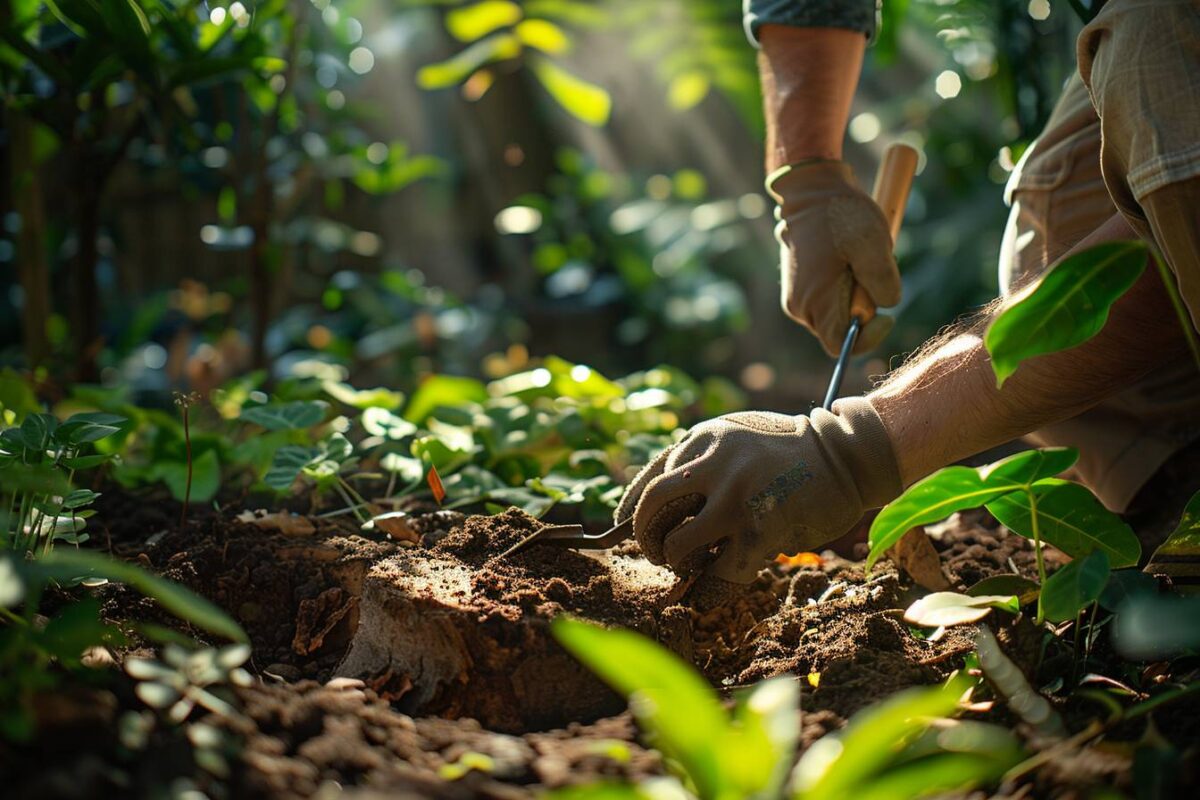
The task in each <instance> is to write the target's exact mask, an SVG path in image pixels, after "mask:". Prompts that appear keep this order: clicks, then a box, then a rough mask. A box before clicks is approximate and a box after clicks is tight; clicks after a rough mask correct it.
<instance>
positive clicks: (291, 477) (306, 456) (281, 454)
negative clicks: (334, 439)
mask: <svg viewBox="0 0 1200 800" xmlns="http://www.w3.org/2000/svg"><path fill="white" fill-rule="evenodd" d="M320 457H321V451H320V450H319V449H318V448H316V447H301V446H300V445H295V444H289V445H284V446H283V447H281V448H279V449H278V450H276V451H275V457H274V458H272V459H271V466H270V468H269V469H268V470H267V474H266V475H265V476H263V483H265V484H266V485H267V486H270V487H271V488H272V489H275V490H276V491H279V492H286V491H287V490H288V489H290V488H292V484H293V483H295V482H296V478H297V477H299V475H300V471H301V470H303V469H304V468H305V467H306V466H308V465H309V464H310V463H312V462H313V461H315V460H316V459H318V458H320Z"/></svg>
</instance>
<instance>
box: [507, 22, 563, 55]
mask: <svg viewBox="0 0 1200 800" xmlns="http://www.w3.org/2000/svg"><path fill="white" fill-rule="evenodd" d="M514 32H515V33H516V34H517V38H518V39H520V40H521V43H522V44H524V45H525V46H527V47H533V48H536V49H538V50H541V51H542V52H543V53H548V54H549V55H558V54H560V53H565V52H567V51H568V50H570V49H571V39H570V37H569V36H567V34H566V32H564V31H563V29H562V28H560V27H558V26H557V25H555V24H554V23H553V22H547V21H546V20H544V19H527V20H525V21H523V22H521V23H519V24H518V25H517V27H516V28H515V31H514Z"/></svg>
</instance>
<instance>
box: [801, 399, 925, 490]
mask: <svg viewBox="0 0 1200 800" xmlns="http://www.w3.org/2000/svg"><path fill="white" fill-rule="evenodd" d="M809 419H810V420H812V425H813V428H814V429H815V430H816V432H817V435H818V436H819V437H820V441H821V446H822V449H824V450H825V452H826V453H827V454H828V455H829V456H830V458H832V459H835V460H837V461H838V462H840V463H841V465H843V466H844V467H845V468H846V469H847V470H848V471H849V473H850V476H851V477H852V478H853V481H854V484H855V486H856V487H857V488H858V492H859V496H860V497H861V499H862V505H863V509H864V510H865V509H872V508H879V507H880V506H883V505H886V504H887V503H890V502H891V501H892V500H895V499H896V498H897V497H899V496H900V493H901V492H902V491H904V485H903V483H901V481H900V465H899V464H898V463H897V461H896V453H895V451H894V450H893V449H892V440H891V438H889V437H888V433H887V429H886V428H885V427H884V426H883V420H882V419H880V417H879V412H877V411H876V410H875V407H874V406H872V405H871V403H870V402H869V401H868V400H867V399H866V398H864V397H846V398H843V399H841V400H838V401H837V402H836V403H834V404H833V410H832V412H830V411H825V410H824V409H816V410H814V411H813V412H812V413H811V414H810V415H809Z"/></svg>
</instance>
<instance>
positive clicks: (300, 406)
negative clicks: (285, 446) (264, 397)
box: [238, 400, 329, 431]
mask: <svg viewBox="0 0 1200 800" xmlns="http://www.w3.org/2000/svg"><path fill="white" fill-rule="evenodd" d="M328 410H329V405H328V404H327V403H324V402H322V401H320V400H296V401H294V402H291V403H269V404H267V405H263V406H253V407H250V408H244V409H242V413H241V414H240V415H239V416H238V419H240V420H241V421H243V422H252V423H254V424H255V425H260V426H262V427H264V428H266V429H267V430H269V431H288V430H304V429H306V428H311V427H312V426H313V425H316V424H317V423H318V422H320V421H321V420H323V419H325V412H326V411H328Z"/></svg>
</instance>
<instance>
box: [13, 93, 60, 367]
mask: <svg viewBox="0 0 1200 800" xmlns="http://www.w3.org/2000/svg"><path fill="white" fill-rule="evenodd" d="M8 117H9V118H8V130H9V137H10V139H9V150H8V156H9V175H10V176H11V177H12V193H13V208H14V209H15V210H16V212H17V213H18V214H19V215H20V217H21V231H20V233H19V234H18V235H17V276H18V280H19V281H20V283H21V290H22V293H23V298H22V304H21V339H22V343H23V345H24V348H25V360H26V362H27V366H28V367H29V368H30V369H32V368H34V367H37V366H40V365H41V364H43V363H45V361H46V359H47V358H49V356H50V340H49V339H48V338H47V336H46V320H47V319H48V318H49V317H50V313H51V305H50V266H49V263H48V261H47V258H46V235H45V234H46V215H45V206H44V204H43V198H42V184H41V176H40V174H39V172H40V171H39V170H38V168H37V165H36V164H35V163H34V152H33V150H34V148H33V133H34V126H33V123H32V122H31V121H30V120H29V119H27V118H25V117H22V116H20V115H17V114H10V115H8Z"/></svg>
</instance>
